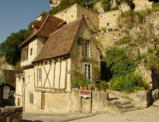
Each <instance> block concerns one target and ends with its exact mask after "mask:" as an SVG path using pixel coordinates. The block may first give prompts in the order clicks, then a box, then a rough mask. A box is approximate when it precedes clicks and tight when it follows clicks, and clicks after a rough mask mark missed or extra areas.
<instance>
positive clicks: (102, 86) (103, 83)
mask: <svg viewBox="0 0 159 122" xmlns="http://www.w3.org/2000/svg"><path fill="white" fill-rule="evenodd" d="M100 88H101V90H102V91H103V92H106V89H108V88H109V85H108V83H107V82H106V81H101V82H100Z"/></svg>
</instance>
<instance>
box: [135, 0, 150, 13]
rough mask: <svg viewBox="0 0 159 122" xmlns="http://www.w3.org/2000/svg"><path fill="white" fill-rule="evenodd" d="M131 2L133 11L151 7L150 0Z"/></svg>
mask: <svg viewBox="0 0 159 122" xmlns="http://www.w3.org/2000/svg"><path fill="white" fill-rule="evenodd" d="M133 3H134V4H135V11H141V10H146V9H151V8H152V2H149V0H133Z"/></svg>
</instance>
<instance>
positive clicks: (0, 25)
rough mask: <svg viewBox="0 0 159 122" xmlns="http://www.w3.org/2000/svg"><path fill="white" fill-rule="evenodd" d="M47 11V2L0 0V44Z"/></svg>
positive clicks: (41, 0)
mask: <svg viewBox="0 0 159 122" xmlns="http://www.w3.org/2000/svg"><path fill="white" fill-rule="evenodd" d="M49 10H50V5H49V0H0V43H2V42H3V41H5V40H6V38H7V37H8V36H9V35H10V34H11V33H13V32H18V31H19V30H20V29H26V28H27V27H28V25H29V23H30V22H31V21H33V20H35V18H36V17H37V16H39V15H40V13H42V12H43V11H49Z"/></svg>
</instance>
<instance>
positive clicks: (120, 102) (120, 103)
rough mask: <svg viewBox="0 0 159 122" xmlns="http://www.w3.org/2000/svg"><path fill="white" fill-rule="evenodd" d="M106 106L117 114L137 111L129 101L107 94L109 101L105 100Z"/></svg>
mask: <svg viewBox="0 0 159 122" xmlns="http://www.w3.org/2000/svg"><path fill="white" fill-rule="evenodd" d="M107 104H108V105H109V106H110V107H111V108H113V109H114V110H115V111H116V112H117V113H124V112H129V111H135V110H137V108H136V107H135V106H134V104H133V103H132V101H131V100H129V99H126V98H121V97H119V96H115V95H112V94H109V100H107Z"/></svg>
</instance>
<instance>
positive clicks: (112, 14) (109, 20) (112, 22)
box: [99, 10, 121, 29]
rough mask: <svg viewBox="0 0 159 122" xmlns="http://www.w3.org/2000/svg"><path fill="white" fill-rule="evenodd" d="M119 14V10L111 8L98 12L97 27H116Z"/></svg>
mask: <svg viewBox="0 0 159 122" xmlns="http://www.w3.org/2000/svg"><path fill="white" fill-rule="evenodd" d="M120 15H121V11H120V10H113V11H109V12H104V13H100V14H99V29H102V28H106V29H117V24H118V17H119V16H120Z"/></svg>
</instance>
